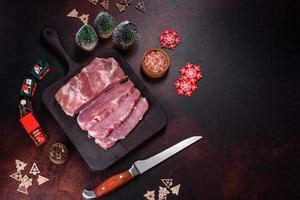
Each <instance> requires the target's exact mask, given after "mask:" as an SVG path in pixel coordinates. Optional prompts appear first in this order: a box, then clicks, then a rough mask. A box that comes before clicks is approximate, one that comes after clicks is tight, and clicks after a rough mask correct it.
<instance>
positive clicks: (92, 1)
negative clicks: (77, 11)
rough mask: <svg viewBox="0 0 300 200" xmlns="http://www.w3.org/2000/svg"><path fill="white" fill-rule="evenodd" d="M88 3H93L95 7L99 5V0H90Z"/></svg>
mask: <svg viewBox="0 0 300 200" xmlns="http://www.w3.org/2000/svg"><path fill="white" fill-rule="evenodd" d="M88 1H89V2H91V3H92V4H94V5H97V3H98V0H88Z"/></svg>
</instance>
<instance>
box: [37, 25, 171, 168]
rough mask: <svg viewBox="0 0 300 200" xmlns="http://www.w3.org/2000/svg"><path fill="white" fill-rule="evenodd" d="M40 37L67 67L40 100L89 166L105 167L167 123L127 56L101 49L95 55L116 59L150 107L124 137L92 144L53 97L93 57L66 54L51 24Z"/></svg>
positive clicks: (85, 133)
mask: <svg viewBox="0 0 300 200" xmlns="http://www.w3.org/2000/svg"><path fill="white" fill-rule="evenodd" d="M42 39H43V41H44V42H45V43H46V45H47V46H48V47H50V48H51V49H52V50H53V51H55V53H56V54H57V55H58V56H59V57H60V59H61V60H62V61H63V62H64V64H65V65H67V67H68V69H69V70H68V72H67V74H66V75H65V76H64V77H63V78H61V79H60V80H57V81H56V82H54V83H53V84H52V85H51V86H49V87H48V88H47V89H46V90H45V91H44V92H43V102H44V104H45V105H46V107H47V108H48V109H49V111H50V112H51V114H52V115H53V116H54V118H55V119H56V121H57V122H58V123H59V125H60V126H61V127H62V129H63V130H64V132H65V133H66V134H67V136H68V137H69V138H70V140H71V141H72V143H73V144H74V146H75V147H76V148H77V150H78V151H79V153H80V154H81V156H82V157H83V159H84V160H85V161H86V163H87V164H88V165H89V166H90V168H91V169H93V170H103V169H106V168H107V167H109V166H110V165H112V164H113V163H115V162H116V161H117V160H119V159H120V158H122V157H123V156H125V155H126V154H127V153H128V152H130V151H131V150H133V149H134V148H136V147H137V146H138V145H140V144H141V143H143V142H144V141H145V140H147V139H148V138H149V137H151V136H152V135H154V134H156V133H157V132H159V131H160V130H161V129H162V128H163V127H165V126H166V124H167V115H166V113H165V111H164V110H163V109H162V107H161V106H160V105H159V103H158V102H157V100H156V99H155V98H154V97H153V95H152V94H151V93H150V92H149V90H148V89H147V88H146V87H145V85H144V84H143V82H142V81H141V80H140V79H139V78H138V76H137V75H136V74H135V72H134V71H133V69H132V68H131V67H130V65H129V64H128V63H127V62H126V60H125V59H124V58H123V57H122V56H121V55H120V54H119V53H118V52H117V51H116V50H114V49H107V50H103V51H102V52H101V53H99V54H98V55H97V57H100V58H101V57H102V58H107V57H113V58H114V59H116V60H117V61H118V62H119V64H120V66H121V67H122V69H123V70H124V72H125V73H126V74H127V75H128V77H129V79H130V80H131V81H132V82H133V83H134V85H135V86H136V87H137V88H138V89H139V90H140V91H141V94H142V96H143V97H146V98H147V100H148V102H149V109H148V111H147V113H146V114H145V116H144V118H143V119H142V121H140V122H139V124H138V125H137V126H136V128H135V129H134V130H133V131H132V132H131V133H130V134H129V135H128V136H127V137H126V138H125V139H124V140H121V141H119V142H117V143H116V144H115V145H114V146H113V147H111V148H110V149H108V150H104V149H102V148H100V147H99V146H98V145H97V144H95V142H94V139H93V138H88V136H87V135H88V134H87V132H86V131H83V130H81V129H80V127H79V125H78V124H77V120H76V116H75V117H70V116H68V115H66V114H65V113H64V111H63V110H62V108H61V107H60V105H59V104H58V103H57V101H56V100H55V98H54V95H55V93H56V92H57V91H58V90H59V88H61V87H62V86H63V85H64V84H66V83H67V82H68V80H69V79H70V78H71V77H73V76H74V75H76V74H77V73H79V72H80V70H81V69H82V68H83V67H84V66H85V65H86V64H87V63H89V62H90V61H91V60H92V59H93V58H92V59H90V60H88V61H87V62H85V63H76V62H74V61H73V60H72V59H70V57H69V56H68V55H67V53H66V51H65V50H64V48H63V46H62V44H61V42H60V40H59V37H58V34H57V32H56V30H55V29H53V28H50V27H46V28H44V29H43V30H42Z"/></svg>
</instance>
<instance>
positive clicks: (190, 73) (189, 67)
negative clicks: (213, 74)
mask: <svg viewBox="0 0 300 200" xmlns="http://www.w3.org/2000/svg"><path fill="white" fill-rule="evenodd" d="M180 74H181V76H186V77H187V78H188V79H191V80H193V81H194V82H196V81H199V80H200V79H201V78H203V74H202V73H201V68H200V66H199V65H194V64H191V63H187V64H186V65H185V66H184V67H182V68H181V69H180Z"/></svg>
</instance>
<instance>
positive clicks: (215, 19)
mask: <svg viewBox="0 0 300 200" xmlns="http://www.w3.org/2000/svg"><path fill="white" fill-rule="evenodd" d="M136 2H137V1H136V0H135V1H134V3H133V4H136ZM250 2H251V3H250ZM114 3H115V1H114V0H111V6H110V11H111V13H112V15H113V16H115V18H116V19H117V20H118V21H119V22H120V21H122V20H125V19H128V20H130V21H132V22H134V23H136V24H137V25H138V27H139V28H140V30H141V33H142V40H141V41H140V42H139V44H138V46H137V47H136V48H135V49H133V50H131V51H129V52H124V53H123V55H124V57H125V58H126V59H127V60H128V62H129V63H130V64H131V66H132V67H133V68H134V70H135V71H136V72H137V73H138V75H139V76H140V77H141V79H142V80H143V81H144V82H145V84H146V85H147V86H148V88H149V90H150V91H151V92H152V93H153V95H154V96H155V97H156V98H157V99H158V100H159V102H160V103H161V104H162V106H163V107H164V108H165V110H166V112H167V113H168V116H169V123H168V126H167V128H166V129H165V130H164V131H162V132H160V133H158V134H157V135H156V136H155V137H153V138H151V139H149V140H148V141H147V142H145V143H144V145H142V146H140V147H139V148H137V149H136V150H134V151H133V152H131V153H130V154H128V155H127V156H126V157H124V158H123V159H122V160H120V161H119V162H117V163H116V164H115V165H113V166H112V167H110V168H109V169H107V170H105V171H102V172H93V171H91V170H90V169H89V168H88V166H87V165H86V164H85V163H84V161H83V159H82V158H81V157H80V155H79V154H78V152H77V151H76V149H75V148H74V146H72V144H71V143H70V141H69V140H68V138H67V137H66V135H65V134H64V133H63V131H62V129H61V128H60V127H59V126H58V124H57V123H56V122H55V120H54V119H53V117H52V116H51V115H50V113H49V112H48V111H47V109H46V108H45V107H44V105H43V104H42V103H41V93H42V91H43V89H45V88H46V87H47V86H48V85H50V84H51V83H52V82H54V81H55V80H57V79H59V78H60V77H62V76H63V74H64V70H63V65H62V64H61V62H60V60H59V59H57V58H56V56H55V55H53V54H52V52H50V51H48V50H47V49H46V48H45V47H44V46H43V45H42V44H41V43H40V41H39V36H40V30H41V28H42V27H43V26H45V25H52V26H53V27H55V28H56V29H57V30H58V32H59V34H60V36H61V39H62V41H63V44H64V46H65V48H66V50H67V52H68V53H69V54H70V55H71V57H72V58H74V59H75V60H77V61H84V60H86V59H87V58H89V57H91V56H93V55H94V54H97V52H99V51H101V50H102V49H103V48H105V47H110V46H111V42H110V41H101V42H100V44H99V45H98V47H97V49H96V50H95V51H94V52H93V53H91V54H83V53H82V52H80V51H78V50H76V49H75V48H74V47H75V45H74V35H75V33H76V31H77V30H78V28H79V27H80V25H81V22H79V21H78V20H76V19H72V18H67V17H66V15H67V13H68V12H69V11H71V10H72V9H73V8H76V9H77V10H78V11H79V12H80V13H86V14H90V22H92V21H93V19H94V17H95V16H96V15H97V13H98V12H99V11H100V10H101V8H100V6H99V5H98V6H94V5H92V4H90V3H89V2H88V1H87V0H70V1H37V0H35V1H22V2H20V1H18V2H17V1H6V0H2V1H1V2H0V16H1V17H0V22H1V26H0V27H1V28H0V44H1V53H0V55H1V73H0V74H1V82H2V87H1V88H2V89H1V94H2V95H1V110H0V113H1V117H0V129H1V130H0V142H1V146H0V147H1V151H0V159H1V164H0V170H1V173H0V182H1V186H0V199H5V200H16V199H32V200H50V199H62V200H63V199H68V200H71V199H72V200H73V199H81V191H82V189H83V188H84V187H87V188H91V187H94V186H95V185H96V184H97V183H98V182H99V181H100V180H103V179H105V178H107V177H108V176H110V175H112V174H114V173H116V172H119V171H121V170H125V169H127V168H129V167H130V165H131V163H132V162H133V161H135V160H137V159H142V158H147V157H148V156H150V155H153V154H155V153H157V152H159V151H161V150H163V149H165V148H166V147H168V146H171V145H172V144H174V143H176V142H178V141H180V140H182V139H184V138H187V137H189V136H192V135H203V136H204V139H203V140H202V141H201V142H198V143H197V144H195V145H193V146H192V147H190V148H189V149H186V150H185V151H183V152H181V153H180V154H178V155H176V156H175V157H172V158H171V159H169V160H168V161H166V162H164V163H163V164H161V165H159V166H158V167H156V168H154V169H153V170H151V171H149V172H148V173H146V174H144V175H143V176H141V177H138V178H137V179H136V180H135V181H134V182H132V183H131V184H128V185H127V186H125V187H123V188H121V189H120V190H118V191H116V192H115V193H113V194H112V195H110V196H108V197H107V198H105V199H107V200H121V199H127V200H128V199H144V198H143V194H144V193H145V192H146V191H147V190H154V189H155V190H157V189H158V186H159V185H161V183H160V179H161V178H173V179H174V183H175V184H179V183H180V184H181V191H180V195H179V197H176V196H169V197H168V200H176V199H181V200H191V199H195V200H196V199H206V200H207V199H272V200H273V199H299V198H300V193H299V183H300V180H299V179H300V174H299V168H300V162H299V161H300V149H299V147H300V141H299V136H298V135H299V130H300V129H299V100H300V98H299V97H300V95H299V87H298V85H299V83H300V79H299V78H300V76H299V31H298V30H297V29H296V27H297V26H298V27H299V20H297V18H298V16H297V15H298V14H297V12H294V8H296V7H295V5H294V4H291V5H289V4H288V2H287V1H278V2H274V1H258V0H255V1H237V0H209V1H206V0H186V1H184V0H182V1H179V0H168V1H167V0H165V1H162V0H160V1H159V0H156V1H150V0H145V4H146V7H147V13H146V14H143V13H141V12H139V11H137V10H136V9H135V8H134V6H133V5H132V6H130V7H129V8H128V9H127V10H126V11H125V12H124V13H122V14H119V13H117V12H116V9H115V6H114V5H113V4H114ZM167 27H169V28H173V29H175V30H178V32H179V33H180V36H181V37H182V41H183V42H182V44H181V45H180V46H178V48H177V49H176V50H175V51H170V50H167V52H168V54H169V55H170V57H171V61H172V65H171V68H170V71H169V73H168V75H167V76H166V78H164V79H162V80H159V81H156V82H151V81H149V80H147V79H145V77H143V76H142V74H141V73H140V68H139V62H140V59H141V56H142V54H143V52H144V51H145V50H147V49H148V48H152V47H159V43H158V40H157V37H158V34H159V33H160V31H162V30H163V29H164V28H167ZM39 58H46V59H48V60H49V61H50V62H51V63H52V64H53V65H54V66H55V67H54V69H53V70H52V71H51V73H50V74H49V76H48V77H47V78H46V80H44V81H42V82H39V85H38V90H37V93H36V95H35V96H34V98H33V106H34V112H35V115H36V116H37V118H38V119H39V121H40V123H41V125H42V127H43V128H44V129H45V131H46V132H47V134H48V135H49V137H50V139H49V141H48V143H47V144H46V145H45V146H43V147H42V148H39V149H38V148H35V147H34V146H33V144H32V142H31V141H30V139H29V138H28V136H27V135H26V134H25V132H24V130H23V129H22V127H21V126H20V124H19V123H18V111H17V97H18V94H19V90H20V85H21V82H22V79H23V78H24V76H25V75H26V73H27V72H28V71H29V70H30V68H31V66H32V64H33V63H34V62H35V61H37V60H38V59H39ZM187 62H193V63H197V64H200V65H201V66H202V68H203V73H204V79H203V80H202V81H200V83H199V90H197V92H196V93H195V94H194V95H193V97H191V98H186V97H178V96H177V95H176V93H175V90H174V88H173V86H172V83H173V82H174V81H175V80H176V78H177V77H178V69H179V68H180V67H181V66H182V65H184V64H185V63H187ZM54 142H63V143H64V144H66V145H67V146H68V148H69V149H70V157H69V159H68V161H67V163H66V164H64V165H61V166H57V165H54V164H52V163H51V162H50V161H49V160H48V158H47V151H48V148H49V145H51V144H52V143H54ZM15 159H20V160H22V161H25V162H26V163H28V166H27V168H26V170H25V172H24V173H26V172H28V170H29V168H30V166H31V165H32V163H33V162H36V163H37V165H38V167H39V168H40V170H41V175H44V176H46V177H49V178H50V179H51V181H49V182H47V183H45V184H44V185H42V186H37V184H36V183H35V182H34V185H33V186H32V187H30V188H29V191H30V194H29V195H24V194H22V193H18V192H16V189H17V187H18V183H17V182H16V181H14V180H13V179H11V178H9V174H11V173H13V172H14V170H15V163H14V162H15Z"/></svg>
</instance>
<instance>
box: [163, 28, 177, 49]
mask: <svg viewBox="0 0 300 200" xmlns="http://www.w3.org/2000/svg"><path fill="white" fill-rule="evenodd" d="M159 41H160V44H161V46H162V47H163V48H169V49H173V50H174V49H175V48H176V46H177V45H179V44H180V43H181V39H180V38H179V35H178V33H177V32H176V31H174V30H171V29H166V30H164V31H163V32H162V33H161V34H160V36H159Z"/></svg>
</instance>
